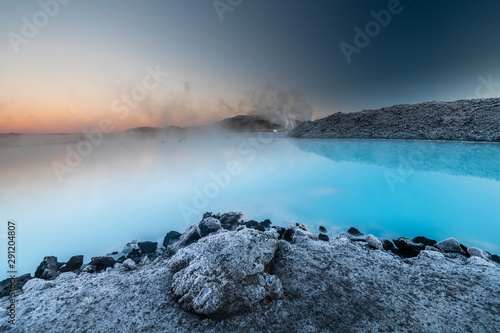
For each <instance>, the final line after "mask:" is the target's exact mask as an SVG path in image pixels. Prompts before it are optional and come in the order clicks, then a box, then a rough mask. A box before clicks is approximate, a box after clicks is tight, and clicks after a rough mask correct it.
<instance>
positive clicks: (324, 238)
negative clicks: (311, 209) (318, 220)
mask: <svg viewBox="0 0 500 333" xmlns="http://www.w3.org/2000/svg"><path fill="white" fill-rule="evenodd" d="M318 239H319V240H321V241H325V242H329V241H330V237H328V235H325V234H319V235H318Z"/></svg>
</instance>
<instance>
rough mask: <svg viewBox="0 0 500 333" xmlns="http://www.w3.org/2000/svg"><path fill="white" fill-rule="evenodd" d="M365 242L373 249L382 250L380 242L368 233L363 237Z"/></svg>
mask: <svg viewBox="0 0 500 333" xmlns="http://www.w3.org/2000/svg"><path fill="white" fill-rule="evenodd" d="M365 240H366V242H367V243H368V245H369V246H370V247H371V248H372V249H375V250H383V249H384V246H383V245H382V242H381V241H380V240H379V239H378V238H377V237H375V236H373V235H372V234H369V235H367V236H366V237H365Z"/></svg>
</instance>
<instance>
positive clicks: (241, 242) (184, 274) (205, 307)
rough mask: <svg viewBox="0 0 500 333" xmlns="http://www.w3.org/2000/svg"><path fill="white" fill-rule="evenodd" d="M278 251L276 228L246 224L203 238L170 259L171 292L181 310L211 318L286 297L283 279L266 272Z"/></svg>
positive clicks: (225, 315) (228, 314)
mask: <svg viewBox="0 0 500 333" xmlns="http://www.w3.org/2000/svg"><path fill="white" fill-rule="evenodd" d="M277 249H278V234H277V233H276V232H274V231H268V232H259V231H256V230H253V229H249V228H243V229H241V230H239V231H234V232H223V233H217V234H213V235H210V236H208V237H204V238H202V239H201V240H200V241H198V242H197V243H196V244H193V245H191V246H189V247H185V248H183V249H180V250H179V251H178V252H177V253H176V254H175V255H174V256H173V257H172V259H171V261H170V263H169V265H170V266H169V267H170V270H171V272H172V273H173V277H172V284H171V291H172V294H173V296H174V298H175V299H176V300H177V301H178V302H179V304H180V306H181V307H182V308H183V309H185V310H187V311H191V312H194V313H196V314H198V315H203V316H208V317H210V318H224V317H227V316H230V315H232V314H236V313H239V312H243V311H247V310H249V309H250V308H252V307H253V306H254V305H256V304H257V303H258V302H261V301H264V300H266V301H269V300H274V299H279V298H282V297H283V288H282V285H281V281H280V280H279V279H278V278H277V277H276V276H274V275H270V274H268V273H266V271H267V267H268V266H269V265H270V263H271V261H272V260H273V258H274V255H275V252H276V250H277Z"/></svg>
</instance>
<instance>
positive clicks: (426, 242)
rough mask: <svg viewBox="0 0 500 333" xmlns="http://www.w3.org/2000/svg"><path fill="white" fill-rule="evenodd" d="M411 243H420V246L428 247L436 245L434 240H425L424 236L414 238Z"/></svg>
mask: <svg viewBox="0 0 500 333" xmlns="http://www.w3.org/2000/svg"><path fill="white" fill-rule="evenodd" d="M412 241H413V243H421V244H424V245H429V246H433V245H435V244H436V243H437V242H436V241H435V240H433V239H429V238H426V237H424V236H418V237H415V238H413V240H412Z"/></svg>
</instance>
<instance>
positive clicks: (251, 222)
mask: <svg viewBox="0 0 500 333" xmlns="http://www.w3.org/2000/svg"><path fill="white" fill-rule="evenodd" d="M243 225H244V226H245V227H247V228H253V227H256V226H258V225H260V223H259V222H257V221H255V220H249V221H246V222H245V223H243Z"/></svg>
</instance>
